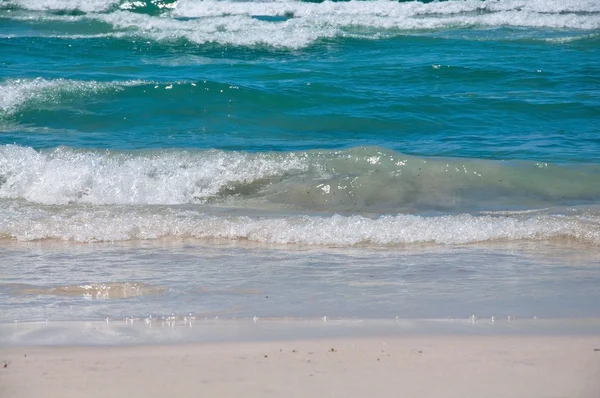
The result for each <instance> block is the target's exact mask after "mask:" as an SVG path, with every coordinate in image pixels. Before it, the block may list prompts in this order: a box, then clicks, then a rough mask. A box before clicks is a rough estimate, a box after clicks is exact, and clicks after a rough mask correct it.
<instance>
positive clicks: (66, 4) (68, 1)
mask: <svg viewBox="0 0 600 398" xmlns="http://www.w3.org/2000/svg"><path fill="white" fill-rule="evenodd" d="M119 2H120V0H7V1H5V2H4V4H3V7H14V8H22V9H25V10H33V11H74V10H78V11H82V12H102V11H107V10H109V9H111V8H112V7H114V6H116V5H118V4H119Z"/></svg>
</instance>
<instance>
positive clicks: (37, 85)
mask: <svg viewBox="0 0 600 398" xmlns="http://www.w3.org/2000/svg"><path fill="white" fill-rule="evenodd" d="M140 84H144V82H142V81H138V80H136V81H133V80H132V81H124V82H97V81H83V80H68V79H43V78H37V79H7V80H4V81H2V82H1V83H0V92H1V93H2V95H1V96H0V117H2V115H3V114H4V115H8V114H12V113H14V112H16V111H17V110H19V109H20V108H21V107H22V106H23V105H26V104H30V103H44V102H46V103H47V102H59V100H60V99H61V97H62V96H64V95H87V94H97V93H100V92H106V91H120V90H122V89H123V88H124V87H127V86H135V85H140Z"/></svg>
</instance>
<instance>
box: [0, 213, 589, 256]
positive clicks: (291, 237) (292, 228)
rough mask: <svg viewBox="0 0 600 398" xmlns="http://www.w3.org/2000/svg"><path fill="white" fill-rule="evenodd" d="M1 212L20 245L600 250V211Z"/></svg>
mask: <svg viewBox="0 0 600 398" xmlns="http://www.w3.org/2000/svg"><path fill="white" fill-rule="evenodd" d="M0 211H1V215H0V217H1V218H2V219H3V222H2V223H0V237H3V238H5V239H17V240H20V241H32V240H40V239H57V240H64V241H76V242H99V241H124V240H140V239H144V240H148V239H170V238H178V239H179V238H183V239H201V240H209V241H214V240H225V241H239V240H241V241H249V242H255V243H261V244H294V245H325V246H340V247H345V246H356V245H367V246H398V245H409V244H423V243H433V244H445V245H447V244H467V243H477V242H494V241H519V240H536V241H545V240H572V241H578V242H583V243H589V244H594V245H598V244H600V213H599V211H598V209H596V210H588V211H587V212H586V211H580V212H579V213H577V214H572V215H551V214H539V213H538V214H515V215H508V216H490V215H480V216H474V215H467V214H463V215H455V216H440V217H422V216H415V215H397V216H391V215H389V216H381V217H378V218H368V217H363V216H341V215H333V216H327V217H318V216H279V217H268V216H264V217H258V216H235V215H214V214H213V215H210V214H207V213H202V212H200V211H197V210H185V209H178V208H173V207H153V208H149V207H137V208H134V207H93V208H90V207H75V208H68V209H62V210H60V211H58V210H57V209H56V208H42V207H34V206H30V205H23V204H22V203H17V202H13V203H12V204H10V205H8V206H4V207H3V209H2V210H0Z"/></svg>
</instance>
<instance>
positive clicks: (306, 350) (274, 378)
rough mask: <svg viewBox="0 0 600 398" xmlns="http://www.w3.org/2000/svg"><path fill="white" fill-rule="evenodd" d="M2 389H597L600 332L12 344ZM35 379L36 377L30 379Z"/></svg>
mask: <svg viewBox="0 0 600 398" xmlns="http://www.w3.org/2000/svg"><path fill="white" fill-rule="evenodd" d="M0 361H1V362H0V364H1V365H4V364H5V365H6V366H5V367H3V368H0V395H1V396H6V397H9V396H10V397H18V398H28V397H38V396H42V395H43V396H46V397H50V398H54V397H56V398H58V397H60V398H70V397H80V396H85V397H90V398H94V397H106V396H127V397H162V396H176V395H179V394H186V395H191V396H218V397H239V396H245V397H265V396H279V397H341V396H344V397H364V396H368V395H376V396H378V397H398V396H403V397H432V398H436V397H440V398H441V397H444V398H453V397H457V398H458V397H490V398H501V397H511V398H514V397H527V398H537V397H540V398H542V397H563V396H565V397H566V396H569V397H581V398H596V397H597V396H598V393H600V379H599V378H598V377H597V375H598V374H600V335H596V336H568V335H565V336H533V335H532V336H492V335H489V336H473V335H471V336H464V335H463V336H457V335H445V336H443V335H438V336H404V337H399V336H394V337H362V338H361V337H352V338H328V339H304V338H299V339H296V340H287V341H262V342H222V343H188V344H170V345H152V346H147V345H146V346H144V345H137V346H109V347H73V346H70V347H57V346H55V347H25V346H21V347H11V348H7V349H3V350H2V351H1V353H0ZM33 380H35V382H32V381H33Z"/></svg>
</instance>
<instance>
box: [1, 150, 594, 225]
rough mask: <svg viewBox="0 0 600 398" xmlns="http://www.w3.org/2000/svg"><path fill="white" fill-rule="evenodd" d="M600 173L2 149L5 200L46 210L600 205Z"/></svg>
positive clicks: (214, 153)
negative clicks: (48, 206)
mask: <svg viewBox="0 0 600 398" xmlns="http://www.w3.org/2000/svg"><path fill="white" fill-rule="evenodd" d="M599 173H600V166H598V165H585V164H583V165H553V164H548V163H540V162H528V161H512V162H509V161H492V160H484V159H452V158H426V157H415V156H408V155H404V154H402V153H398V152H394V151H389V150H384V149H380V148H371V147H360V148H354V149H349V150H343V151H317V150H315V151H306V152H290V153H287V152H286V153H279V152H259V153H249V152H225V151H218V150H205V151H200V150H196V151H182V150H157V151H134V152H116V151H90V150H76V149H71V148H67V147H59V148H56V149H51V150H44V151H35V150H34V149H32V148H27V147H19V146H13V145H8V146H2V147H0V198H5V199H23V200H26V201H29V202H34V203H40V204H57V205H66V204H78V203H80V204H95V205H122V204H136V205H157V204H160V205H181V204H211V205H214V204H221V205H228V206H239V207H244V208H250V207H254V208H265V206H266V207H267V208H269V209H295V210H301V211H327V212H351V213H379V214H383V213H387V214H390V213H399V212H411V213H414V212H417V213H421V212H427V211H443V212H454V213H456V212H473V211H481V210H506V209H523V208H525V209H532V208H542V207H552V206H565V205H582V204H586V205H596V204H598V202H599V201H600V184H599V183H598V178H597V176H598V174H599Z"/></svg>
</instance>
